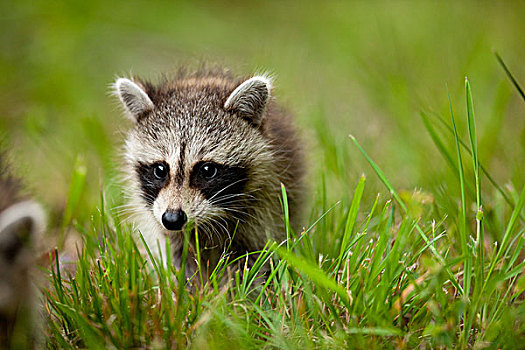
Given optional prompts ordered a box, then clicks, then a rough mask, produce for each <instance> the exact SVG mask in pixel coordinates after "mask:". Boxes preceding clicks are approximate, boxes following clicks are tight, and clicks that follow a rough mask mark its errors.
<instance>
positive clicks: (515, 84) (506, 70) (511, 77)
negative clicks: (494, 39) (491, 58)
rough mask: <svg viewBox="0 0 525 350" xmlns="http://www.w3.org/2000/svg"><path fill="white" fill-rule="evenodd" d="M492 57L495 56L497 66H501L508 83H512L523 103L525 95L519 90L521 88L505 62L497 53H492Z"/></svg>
mask: <svg viewBox="0 0 525 350" xmlns="http://www.w3.org/2000/svg"><path fill="white" fill-rule="evenodd" d="M494 55H495V56H496V59H497V60H498V62H499V64H500V65H501V67H502V68H503V70H504V71H505V74H507V77H509V79H510V81H511V82H512V84H513V85H514V87H515V88H516V90H518V93H519V94H520V96H521V98H522V99H523V101H525V93H524V92H523V89H522V88H521V86H520V84H519V83H518V81H517V80H516V79H515V78H514V76H513V75H512V73H511V72H510V70H509V69H508V68H507V65H506V64H505V62H504V61H503V59H502V58H501V56H500V55H499V54H498V53H497V52H494Z"/></svg>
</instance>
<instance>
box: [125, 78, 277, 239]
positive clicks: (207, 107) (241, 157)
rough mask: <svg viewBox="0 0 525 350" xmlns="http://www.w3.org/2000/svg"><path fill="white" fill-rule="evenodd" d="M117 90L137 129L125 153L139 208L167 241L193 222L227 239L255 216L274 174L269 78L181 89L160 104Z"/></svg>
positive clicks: (140, 92)
mask: <svg viewBox="0 0 525 350" xmlns="http://www.w3.org/2000/svg"><path fill="white" fill-rule="evenodd" d="M115 87H116V91H117V94H118V96H119V97H120V99H121V101H122V103H123V105H124V107H125V109H126V111H127V112H128V115H129V116H130V117H131V119H132V120H133V121H134V128H133V129H132V130H131V131H130V132H129V134H128V138H127V140H126V147H125V148H126V160H127V166H128V168H127V171H128V172H129V174H128V175H129V177H130V180H131V181H130V184H131V185H130V186H131V188H130V194H131V196H132V202H133V204H134V205H135V206H137V207H139V208H141V209H143V210H145V211H146V212H147V213H148V214H149V215H152V216H153V217H154V221H155V222H156V224H158V225H159V226H160V227H162V228H163V230H165V231H166V234H167V233H168V232H169V231H179V230H182V229H183V228H184V227H185V225H186V223H187V222H188V221H191V222H194V223H195V224H198V225H204V227H206V225H209V224H211V225H212V226H213V227H215V231H217V228H219V230H224V232H227V231H228V230H231V227H229V226H231V225H235V224H236V222H237V221H239V222H242V221H243V220H245V219H246V215H250V214H249V213H247V212H246V207H247V205H248V206H251V207H253V206H256V205H257V203H256V202H257V198H258V197H257V192H258V189H260V188H261V186H263V185H264V182H267V181H268V180H269V179H268V178H267V176H268V174H270V173H271V172H270V171H265V169H268V168H269V167H271V162H272V153H271V150H270V145H269V144H268V142H267V141H266V140H265V138H264V137H263V135H262V133H261V131H260V129H259V128H260V126H261V123H262V119H263V116H264V110H265V107H266V104H267V102H268V99H269V92H270V82H269V80H268V79H267V78H265V77H254V78H251V79H249V80H247V81H245V82H243V83H241V84H240V85H238V86H236V85H233V84H232V83H230V82H225V81H214V80H212V81H206V80H204V81H183V82H181V83H180V84H179V85H177V86H176V87H174V88H173V89H171V90H169V91H168V92H164V93H163V94H162V96H160V97H159V96H158V95H159V94H158V92H155V90H154V88H151V87H150V88H149V90H148V89H146V88H144V87H143V86H142V84H140V83H135V82H133V81H131V80H128V79H118V80H117V82H116V84H115ZM254 169H257V171H254ZM135 209H136V208H135ZM216 233H220V232H216Z"/></svg>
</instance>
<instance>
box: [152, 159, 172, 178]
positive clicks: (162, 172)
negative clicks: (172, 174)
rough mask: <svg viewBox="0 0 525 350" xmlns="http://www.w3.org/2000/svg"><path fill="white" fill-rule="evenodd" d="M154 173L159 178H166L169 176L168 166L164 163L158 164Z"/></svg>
mask: <svg viewBox="0 0 525 350" xmlns="http://www.w3.org/2000/svg"><path fill="white" fill-rule="evenodd" d="M153 175H155V177H156V178H157V179H159V180H164V179H165V178H166V176H168V167H167V166H166V165H164V164H162V163H159V164H156V165H155V167H154V168H153Z"/></svg>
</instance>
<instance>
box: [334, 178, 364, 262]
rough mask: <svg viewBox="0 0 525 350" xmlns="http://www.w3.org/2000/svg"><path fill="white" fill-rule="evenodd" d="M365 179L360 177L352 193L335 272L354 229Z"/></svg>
mask: <svg viewBox="0 0 525 350" xmlns="http://www.w3.org/2000/svg"><path fill="white" fill-rule="evenodd" d="M365 183H366V177H365V175H361V178H360V179H359V182H358V184H357V186H356V188H355V191H354V198H352V204H351V205H350V210H349V211H348V216H347V219H346V226H345V231H344V233H343V238H342V240H341V247H340V249H339V262H338V265H337V270H339V267H340V266H341V263H342V261H343V255H344V253H345V251H346V250H347V249H348V243H349V242H350V239H351V237H352V232H353V230H354V227H355V222H356V220H357V212H358V211H359V204H360V203H361V198H362V196H363V190H364V188H365Z"/></svg>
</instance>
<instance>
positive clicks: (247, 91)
mask: <svg viewBox="0 0 525 350" xmlns="http://www.w3.org/2000/svg"><path fill="white" fill-rule="evenodd" d="M271 88H272V82H271V80H270V78H269V77H267V76H255V77H253V78H250V79H248V80H246V81H245V82H243V83H242V84H241V85H239V86H238V87H237V88H236V89H235V90H233V92H232V93H231V95H230V96H229V97H228V99H227V100H226V102H225V103H224V108H225V109H226V110H227V111H230V112H233V113H235V114H237V115H238V116H240V117H241V118H244V119H246V120H247V121H249V122H250V123H251V124H252V125H254V126H256V127H258V126H260V125H261V123H262V120H263V117H264V110H265V109H266V105H267V104H268V100H269V99H270V90H271Z"/></svg>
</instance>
